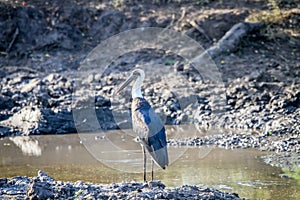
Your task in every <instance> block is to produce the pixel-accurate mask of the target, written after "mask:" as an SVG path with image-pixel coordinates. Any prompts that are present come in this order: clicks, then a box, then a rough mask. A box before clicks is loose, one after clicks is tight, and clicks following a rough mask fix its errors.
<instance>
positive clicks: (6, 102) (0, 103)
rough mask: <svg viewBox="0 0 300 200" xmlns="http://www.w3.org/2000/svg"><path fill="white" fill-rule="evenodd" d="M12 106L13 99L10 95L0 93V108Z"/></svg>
mask: <svg viewBox="0 0 300 200" xmlns="http://www.w3.org/2000/svg"><path fill="white" fill-rule="evenodd" d="M13 106H14V101H13V100H12V99H11V97H10V96H6V95H2V94H0V110H3V109H11V108H12V107H13Z"/></svg>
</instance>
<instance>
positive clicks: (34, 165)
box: [0, 129, 300, 199]
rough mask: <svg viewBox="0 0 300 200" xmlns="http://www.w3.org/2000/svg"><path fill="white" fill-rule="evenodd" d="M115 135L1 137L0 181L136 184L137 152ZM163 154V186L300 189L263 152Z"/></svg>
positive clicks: (281, 195)
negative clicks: (42, 176)
mask: <svg viewBox="0 0 300 200" xmlns="http://www.w3.org/2000/svg"><path fill="white" fill-rule="evenodd" d="M184 130H186V129H184ZM118 135H122V134H121V133H120V131H119V132H118V131H111V132H109V133H108V134H106V137H103V136H101V135H100V136H99V135H98V134H85V135H84V136H82V135H81V136H80V137H79V135H78V134H72V135H45V136H32V137H12V138H4V139H2V140H0V177H12V176H25V175H26V176H36V175H37V171H38V170H40V169H41V170H43V171H45V172H46V173H48V174H49V175H50V176H52V177H54V178H55V179H56V180H63V181H77V180H82V181H88V182H95V183H111V182H122V181H142V173H141V172H142V153H141V147H140V146H139V144H137V143H136V142H134V140H133V139H132V138H130V137H128V138H127V137H126V136H124V135H123V136H122V137H123V139H122V140H119V138H118ZM175 135H176V134H175ZM180 136H181V137H184V135H180ZM106 139H109V140H110V142H111V143H108V142H107V141H106ZM87 141H89V142H87ZM87 145H89V147H88V148H86V146H87ZM87 149H88V150H87ZM168 150H169V157H170V161H171V164H170V166H169V167H168V168H167V170H161V169H158V167H156V168H155V169H156V170H155V174H154V175H155V179H159V180H162V182H163V183H164V184H166V186H167V187H170V188H171V187H177V186H181V185H184V184H191V185H198V186H209V187H214V188H217V189H220V190H223V191H228V192H236V193H238V194H239V195H240V197H244V198H247V199H296V198H297V197H300V189H299V188H300V186H299V185H297V182H296V181H295V180H294V179H289V178H281V177H280V174H282V173H283V172H282V170H281V169H280V168H277V167H272V166H270V165H267V164H265V163H264V162H263V161H262V159H260V156H261V155H264V154H266V153H263V152H259V151H257V150H254V149H239V150H225V149H221V148H213V147H200V148H198V147H189V148H188V147H177V148H176V147H169V148H168ZM97 151H98V153H97ZM91 152H92V154H91ZM96 158H97V159H98V160H97V159H96ZM99 160H100V161H101V162H100V161H99ZM148 160H150V159H148ZM149 166H150V165H149ZM149 166H148V169H150V167H149ZM148 179H150V173H149V174H148Z"/></svg>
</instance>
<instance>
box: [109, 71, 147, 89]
mask: <svg viewBox="0 0 300 200" xmlns="http://www.w3.org/2000/svg"><path fill="white" fill-rule="evenodd" d="M144 78H145V72H144V71H143V70H142V69H134V70H133V71H132V72H131V74H130V76H129V77H128V78H127V80H126V81H124V82H123V83H122V84H121V85H120V86H119V88H118V89H117V90H116V91H115V92H114V94H119V93H120V92H121V91H122V90H123V89H124V88H125V87H126V86H127V85H129V83H131V82H132V81H138V82H139V85H141V84H142V82H143V80H144Z"/></svg>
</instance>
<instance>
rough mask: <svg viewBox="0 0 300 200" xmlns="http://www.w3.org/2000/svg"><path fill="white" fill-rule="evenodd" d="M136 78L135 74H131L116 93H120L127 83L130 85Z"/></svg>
mask: <svg viewBox="0 0 300 200" xmlns="http://www.w3.org/2000/svg"><path fill="white" fill-rule="evenodd" d="M135 78H136V76H134V75H132V74H131V75H130V76H129V77H128V79H127V80H126V81H124V82H123V83H122V84H121V85H120V86H119V88H118V89H117V90H116V91H115V92H114V94H119V93H120V92H121V91H122V90H123V89H124V88H125V87H126V86H127V85H129V83H131V82H132V81H133V80H134V79H135Z"/></svg>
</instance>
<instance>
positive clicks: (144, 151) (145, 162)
mask: <svg viewBox="0 0 300 200" xmlns="http://www.w3.org/2000/svg"><path fill="white" fill-rule="evenodd" d="M142 149H143V157H144V182H147V180H146V164H147V160H146V159H147V158H146V150H145V147H144V146H143V145H142Z"/></svg>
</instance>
